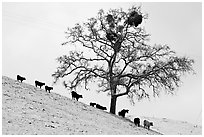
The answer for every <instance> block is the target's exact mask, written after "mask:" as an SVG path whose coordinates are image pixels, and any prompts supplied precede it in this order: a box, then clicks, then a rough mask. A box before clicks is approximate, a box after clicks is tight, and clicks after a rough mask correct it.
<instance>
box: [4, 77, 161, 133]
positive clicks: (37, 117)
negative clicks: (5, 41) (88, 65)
mask: <svg viewBox="0 0 204 137" xmlns="http://www.w3.org/2000/svg"><path fill="white" fill-rule="evenodd" d="M2 92H3V93H2V134H3V135H7V134H9V135H23V134H27V135H35V134H37V135H42V134H46V135H53V134H54V135H66V134H69V135H71V134H78V135H80V134H88V135H94V134H103V135H104V134H106V135H109V134H123V135H128V134H131V135H134V134H136V135H145V134H154V135H158V134H159V133H158V132H156V131H153V130H147V129H144V128H143V127H136V126H135V125H134V124H133V123H132V122H131V121H130V120H127V119H124V118H121V117H119V116H117V115H112V114H110V113H108V112H105V111H102V110H99V109H96V108H93V107H90V106H88V105H86V104H83V103H81V102H77V101H74V100H71V99H69V98H67V97H64V96H61V95H59V94H55V93H47V92H45V90H43V89H40V88H36V87H34V86H32V85H29V84H26V83H19V82H17V81H16V80H13V79H11V78H8V77H5V76H3V77H2Z"/></svg>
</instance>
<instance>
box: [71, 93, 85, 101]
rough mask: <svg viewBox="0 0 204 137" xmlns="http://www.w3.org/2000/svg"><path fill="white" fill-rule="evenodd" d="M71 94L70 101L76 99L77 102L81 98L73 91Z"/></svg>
mask: <svg viewBox="0 0 204 137" xmlns="http://www.w3.org/2000/svg"><path fill="white" fill-rule="evenodd" d="M71 94H72V99H76V100H77V101H78V100H79V98H83V96H82V95H79V94H77V93H76V92H75V91H72V92H71Z"/></svg>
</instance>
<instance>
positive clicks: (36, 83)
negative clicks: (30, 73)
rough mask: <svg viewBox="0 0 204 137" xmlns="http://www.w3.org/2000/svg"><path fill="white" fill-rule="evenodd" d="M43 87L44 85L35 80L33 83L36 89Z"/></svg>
mask: <svg viewBox="0 0 204 137" xmlns="http://www.w3.org/2000/svg"><path fill="white" fill-rule="evenodd" d="M43 85H45V83H43V82H40V81H37V80H36V81H35V86H36V87H37V86H39V87H40V88H41V87H42V86H43Z"/></svg>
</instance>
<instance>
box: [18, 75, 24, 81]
mask: <svg viewBox="0 0 204 137" xmlns="http://www.w3.org/2000/svg"><path fill="white" fill-rule="evenodd" d="M23 80H26V78H25V77H21V76H20V75H17V81H20V82H21V83H22V81H23Z"/></svg>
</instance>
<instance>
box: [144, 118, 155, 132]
mask: <svg viewBox="0 0 204 137" xmlns="http://www.w3.org/2000/svg"><path fill="white" fill-rule="evenodd" d="M143 124H144V128H147V129H148V130H149V128H150V126H153V122H149V121H147V120H144V123H143Z"/></svg>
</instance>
